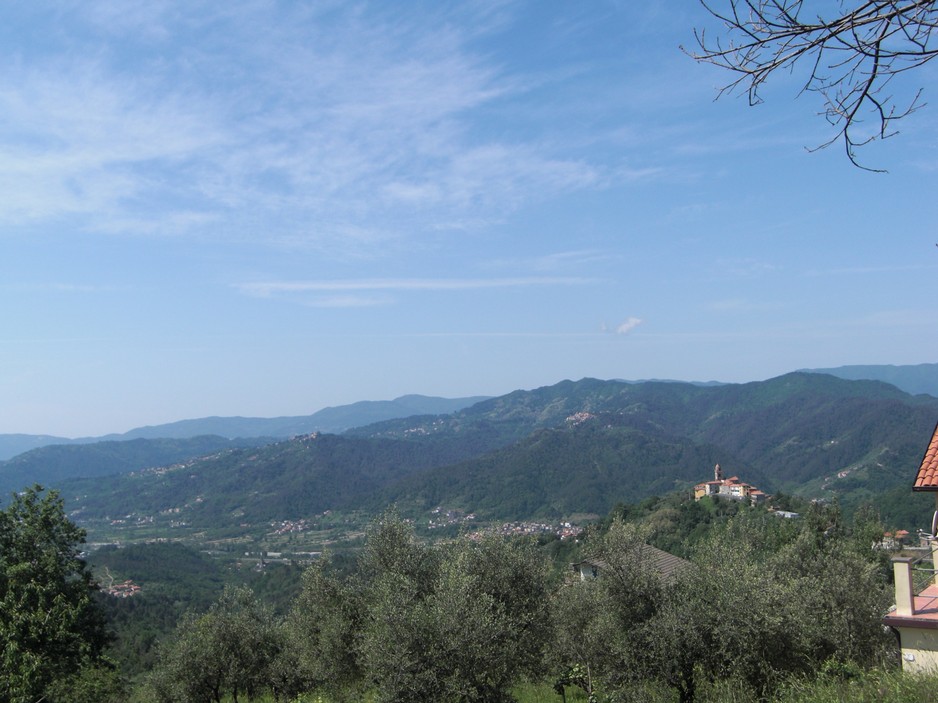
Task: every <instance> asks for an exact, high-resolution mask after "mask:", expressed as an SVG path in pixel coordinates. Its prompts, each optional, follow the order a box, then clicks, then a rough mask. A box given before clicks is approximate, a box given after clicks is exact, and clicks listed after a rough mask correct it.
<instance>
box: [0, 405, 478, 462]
mask: <svg viewBox="0 0 938 703" xmlns="http://www.w3.org/2000/svg"><path fill="white" fill-rule="evenodd" d="M487 398H488V396H472V397H467V398H439V397H434V396H424V395H404V396H401V397H400V398H395V399H394V400H363V401H359V402H357V403H352V404H351V405H340V406H335V407H327V408H323V409H322V410H319V411H317V412H315V413H313V414H312V415H301V416H291V417H274V418H260V417H205V418H199V419H193V420H179V421H177V422H170V423H167V424H163V425H150V426H146V427H137V428H135V429H132V430H130V431H128V432H125V433H123V434H109V435H103V436H101V437H82V438H78V439H69V438H66V437H55V436H51V435H28V434H0V461H3V460H5V459H10V458H12V457H14V456H16V455H18V454H22V453H23V452H27V451H29V450H31V449H38V448H39V447H45V446H49V445H52V444H92V443H95V442H119V441H126V440H132V439H191V438H193V437H201V436H206V435H214V436H218V437H224V438H226V439H236V438H247V437H268V438H278V439H285V438H288V437H292V436H294V435H299V434H308V433H310V432H329V433H333V434H337V433H340V432H344V431H345V430H347V429H349V428H352V427H357V426H359V425H368V424H372V423H375V422H380V421H382V420H390V419H393V418H397V417H407V416H410V415H443V414H446V413H451V412H455V411H456V410H461V409H462V408H464V407H466V406H468V405H472V404H473V403H476V402H478V401H480V400H485V399H487Z"/></svg>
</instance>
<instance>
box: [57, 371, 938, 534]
mask: <svg viewBox="0 0 938 703" xmlns="http://www.w3.org/2000/svg"><path fill="white" fill-rule="evenodd" d="M936 418H938V399H935V398H930V397H927V396H917V397H913V396H909V395H908V394H905V393H903V392H902V391H899V390H898V389H896V388H894V387H892V386H889V385H887V384H884V383H879V382H869V381H844V380H841V379H837V378H834V377H832V376H825V375H819V374H806V373H795V374H788V375H786V376H782V377H779V378H776V379H772V380H769V381H765V382H761V383H748V384H741V385H725V386H714V387H699V386H694V385H691V384H681V383H660V382H648V383H641V384H629V383H623V382H616V381H598V380H593V379H585V380H583V381H579V382H571V381H564V382H562V383H559V384H556V385H554V386H549V387H545V388H540V389H535V390H532V391H516V392H514V393H511V394H508V395H506V396H502V397H499V398H494V399H490V400H487V401H483V402H481V403H477V404H475V405H473V406H471V407H469V408H466V409H464V410H461V411H459V412H456V413H453V414H451V415H440V416H420V417H414V418H408V419H405V420H393V421H390V422H385V423H380V424H377V425H371V426H367V427H364V428H359V429H356V430H353V431H350V432H348V433H346V435H344V436H336V435H320V434H315V435H308V436H304V437H298V438H295V439H293V440H290V441H286V442H280V443H276V444H273V445H270V446H268V447H263V448H258V449H239V450H233V451H227V452H223V453H220V454H218V455H216V456H213V457H211V458H208V459H202V460H197V461H192V462H188V463H186V464H185V465H182V466H176V467H171V468H166V469H160V470H154V471H147V472H143V473H140V474H138V475H134V476H123V477H114V478H112V479H110V480H109V481H108V482H106V483H105V482H100V481H84V482H74V483H70V484H66V492H65V495H66V497H67V498H68V499H69V505H70V507H71V508H72V509H74V510H77V511H78V512H76V513H75V514H76V515H77V516H78V517H79V518H80V519H90V518H99V519H100V518H104V517H106V516H109V515H110V516H112V517H113V516H114V515H123V514H130V515H136V516H137V517H138V518H141V517H142V516H152V515H154V514H156V513H159V512H161V511H174V512H173V514H174V515H175V516H176V518H175V519H176V520H177V521H184V522H186V523H187V524H189V525H194V526H203V527H210V526H214V527H219V526H224V525H232V526H235V525H239V524H247V523H257V522H263V521H269V520H278V519H297V518H301V517H305V516H309V515H312V514H316V513H322V512H323V511H329V510H360V509H366V510H367V511H370V512H372V513H373V512H375V511H379V510H381V509H382V508H383V507H384V506H386V505H387V504H389V503H391V502H397V503H399V504H400V505H401V506H402V507H403V508H404V509H414V510H426V509H429V508H431V507H433V506H434V505H445V506H447V507H454V508H460V509H462V510H465V511H471V512H476V513H479V514H480V515H483V516H484V517H486V518H490V519H505V520H519V519H525V518H529V517H538V516H540V517H554V518H560V517H563V516H564V515H569V514H571V513H579V512H592V513H604V512H606V511H608V510H609V509H610V508H611V507H612V506H613V505H614V504H615V503H617V502H620V501H626V502H629V501H636V500H639V499H641V498H643V497H646V496H649V495H653V494H657V493H662V492H668V491H672V490H675V489H679V488H682V487H684V488H687V487H690V486H692V485H693V484H694V483H696V482H698V481H700V480H704V479H706V478H708V477H709V476H710V475H711V472H712V467H713V465H714V464H715V463H720V464H721V465H723V467H724V471H725V472H726V474H727V475H733V474H738V475H740V476H741V477H742V478H743V480H746V481H748V482H750V483H754V484H756V485H758V486H759V487H760V488H762V489H763V490H765V491H768V492H770V493H773V492H777V491H785V492H790V493H791V492H793V493H800V494H803V495H809V496H811V497H821V498H826V499H833V498H838V499H840V500H841V501H842V502H843V503H844V504H845V505H847V506H848V507H853V506H855V505H857V504H859V503H860V502H863V501H872V502H874V503H875V502H877V500H878V499H879V497H881V496H887V495H893V494H892V493H891V491H899V490H903V491H904V490H906V487H908V486H909V485H910V483H911V480H912V475H913V474H914V471H915V469H916V468H917V465H918V462H919V460H920V459H921V455H922V453H923V451H924V447H925V444H926V443H927V440H928V438H929V436H930V433H931V431H932V429H933V428H934V425H935V421H936ZM907 495H908V493H907ZM914 505H917V504H915V503H910V502H908V501H907V502H906V503H904V504H903V505H902V506H895V507H899V508H900V511H899V512H900V515H898V516H893V515H890V514H887V515H886V517H890V518H892V517H896V518H897V519H900V518H901V520H904V521H907V524H903V526H905V527H907V529H914V527H917V526H918V524H917V523H918V522H919V521H921V520H923V519H924V518H922V517H921V516H919V515H918V512H917V511H918V508H914V509H912V510H911V511H910V510H908V508H909V506H914ZM913 522H914V523H916V524H912V523H913ZM923 524H924V523H923Z"/></svg>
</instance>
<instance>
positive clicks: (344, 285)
mask: <svg viewBox="0 0 938 703" xmlns="http://www.w3.org/2000/svg"><path fill="white" fill-rule="evenodd" d="M591 282H593V281H592V279H588V278H572V277H566V278H560V277H555V278H548V277H527V278H455V279H444V278H440V279H434V278H400V279H354V280H336V281H274V282H256V283H241V284H238V285H236V286H235V287H236V288H238V289H239V290H241V291H242V292H243V293H247V294H249V295H255V296H259V297H268V296H271V295H275V294H289V293H310V292H323V291H447V290H448V291H462V290H479V289H485V288H520V287H528V286H557V285H563V286H571V285H585V284H588V283H591Z"/></svg>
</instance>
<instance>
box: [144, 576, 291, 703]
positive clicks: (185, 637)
mask: <svg viewBox="0 0 938 703" xmlns="http://www.w3.org/2000/svg"><path fill="white" fill-rule="evenodd" d="M282 647H283V639H282V631H281V628H280V627H279V626H278V624H277V623H276V622H275V621H274V618H273V614H272V613H271V612H270V611H269V610H267V609H265V608H264V607H263V606H262V605H261V604H260V603H259V602H258V601H257V600H256V599H255V598H254V594H253V593H251V591H250V590H249V589H245V588H242V589H226V590H225V592H224V593H223V594H222V596H221V598H219V600H218V601H217V602H216V603H214V604H213V605H212V607H211V608H210V609H209V611H208V612H207V613H206V614H205V615H202V616H199V617H196V616H187V617H186V618H185V619H184V621H183V622H182V623H181V624H180V626H179V628H178V629H177V634H176V636H175V638H173V639H172V640H170V641H169V642H167V643H166V644H165V645H164V647H163V649H162V651H161V656H160V665H159V667H157V669H156V670H155V671H154V673H153V674H152V675H151V677H150V686H151V689H152V691H153V692H154V693H155V695H156V699H157V700H158V701H161V702H164V703H202V702H203V701H214V702H215V703H221V701H222V699H223V698H225V697H226V696H231V699H232V700H233V701H234V702H235V703H237V701H238V697H239V696H240V695H244V696H245V697H246V699H248V700H250V699H251V698H252V697H253V696H256V695H257V694H259V693H260V692H261V691H263V690H265V689H266V688H267V687H268V686H269V685H270V682H271V676H270V674H271V663H272V662H273V661H274V660H275V659H276V658H277V656H278V655H279V653H280V651H281V649H282Z"/></svg>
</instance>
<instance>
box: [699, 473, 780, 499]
mask: <svg viewBox="0 0 938 703" xmlns="http://www.w3.org/2000/svg"><path fill="white" fill-rule="evenodd" d="M705 496H713V497H715V498H730V499H732V500H745V501H748V502H749V503H751V504H752V505H761V504H762V503H764V502H765V500H766V498H768V497H769V496H768V495H767V494H765V493H763V492H762V491H760V490H759V489H758V488H756V487H755V486H753V485H751V484H749V483H744V482H742V481H740V480H739V476H731V477H730V478H723V470H722V469H721V468H720V465H719V464H717V465H716V466H715V467H713V480H712V481H705V482H704V483H698V484H697V485H696V486H694V500H700V499H701V498H704V497H705Z"/></svg>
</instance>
